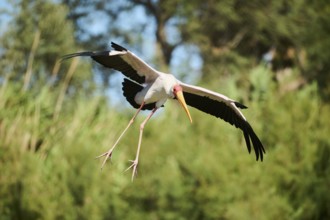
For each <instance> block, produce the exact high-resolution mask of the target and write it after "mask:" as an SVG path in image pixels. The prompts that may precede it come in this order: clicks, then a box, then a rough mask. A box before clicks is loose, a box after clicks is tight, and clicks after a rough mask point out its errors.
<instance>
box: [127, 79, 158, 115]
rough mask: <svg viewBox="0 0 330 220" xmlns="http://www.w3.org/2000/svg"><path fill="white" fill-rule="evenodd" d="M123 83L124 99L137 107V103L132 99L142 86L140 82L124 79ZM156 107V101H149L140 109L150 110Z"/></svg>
mask: <svg viewBox="0 0 330 220" xmlns="http://www.w3.org/2000/svg"><path fill="white" fill-rule="evenodd" d="M122 84H123V87H122V89H123V93H124V96H125V98H126V100H127V101H128V102H129V104H131V105H132V106H133V107H134V108H136V109H138V108H139V107H140V105H139V104H137V103H136V102H135V100H134V98H135V95H136V93H138V92H140V91H141V90H142V89H143V86H142V85H140V84H137V83H135V82H133V81H131V80H129V79H126V78H125V79H124V82H123V83H122ZM155 107H156V103H155V102H154V103H149V104H145V105H144V106H143V107H142V110H152V109H154V108H155Z"/></svg>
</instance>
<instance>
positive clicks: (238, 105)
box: [234, 102, 248, 109]
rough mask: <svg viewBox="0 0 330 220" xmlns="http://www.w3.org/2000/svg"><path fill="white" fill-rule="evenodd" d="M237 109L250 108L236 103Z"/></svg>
mask: <svg viewBox="0 0 330 220" xmlns="http://www.w3.org/2000/svg"><path fill="white" fill-rule="evenodd" d="M234 103H235V105H236V107H237V108H240V109H246V108H248V107H247V106H245V105H243V104H242V103H239V102H234Z"/></svg>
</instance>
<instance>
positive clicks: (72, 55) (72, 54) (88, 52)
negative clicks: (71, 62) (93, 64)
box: [60, 51, 94, 62]
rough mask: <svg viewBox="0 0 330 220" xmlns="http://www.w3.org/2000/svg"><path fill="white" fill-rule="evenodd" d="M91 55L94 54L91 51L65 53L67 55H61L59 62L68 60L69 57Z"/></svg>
mask: <svg viewBox="0 0 330 220" xmlns="http://www.w3.org/2000/svg"><path fill="white" fill-rule="evenodd" d="M93 55H94V53H93V52H90V51H86V52H78V53H71V54H67V55H64V56H62V57H61V59H60V62H63V61H65V60H68V59H71V58H73V57H83V56H85V57H87V56H88V57H91V56H93Z"/></svg>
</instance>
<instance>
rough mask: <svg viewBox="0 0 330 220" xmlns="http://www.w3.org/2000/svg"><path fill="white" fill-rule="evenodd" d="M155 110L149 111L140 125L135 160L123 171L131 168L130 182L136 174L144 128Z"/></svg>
mask: <svg viewBox="0 0 330 220" xmlns="http://www.w3.org/2000/svg"><path fill="white" fill-rule="evenodd" d="M156 110H157V108H154V109H153V110H152V111H151V113H150V115H148V117H147V118H146V119H145V120H144V121H143V122H142V123H141V125H140V136H139V143H138V148H137V152H136V157H135V160H130V162H132V165H131V166H130V167H128V168H127V169H126V170H125V171H127V170H129V169H130V168H132V167H133V173H132V181H133V179H134V177H135V176H136V174H137V165H138V163H139V154H140V149H141V142H142V134H143V129H144V126H145V124H146V123H147V122H148V121H149V119H150V118H151V116H152V115H153V114H154V113H155V112H156Z"/></svg>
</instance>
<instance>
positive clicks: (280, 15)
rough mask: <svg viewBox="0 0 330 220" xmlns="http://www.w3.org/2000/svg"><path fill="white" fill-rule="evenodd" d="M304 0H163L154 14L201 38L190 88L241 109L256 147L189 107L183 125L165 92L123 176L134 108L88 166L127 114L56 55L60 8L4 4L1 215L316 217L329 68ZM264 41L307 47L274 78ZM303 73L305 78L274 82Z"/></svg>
mask: <svg viewBox="0 0 330 220" xmlns="http://www.w3.org/2000/svg"><path fill="white" fill-rule="evenodd" d="M64 2H69V3H70V2H72V4H79V2H78V1H64ZM77 2H78V3H77ZM99 2H100V1H99ZM137 2H140V5H148V2H149V3H150V1H135V3H136V4H137ZM69 3H68V4H67V5H70V4H69ZM151 3H152V4H151V5H149V6H150V7H151V8H152V7H153V6H155V5H154V4H156V3H157V1H152V2H151ZM86 4H87V3H86ZM87 5H90V3H88V4H87ZM306 5H307V3H305V2H304V1H290V2H289V3H285V2H281V1H278V2H277V1H276V2H275V1H272V2H270V3H267V4H265V3H264V2H263V1H248V2H245V1H244V2H243V1H203V2H201V1H182V4H177V3H176V2H174V1H162V4H160V7H156V9H157V10H158V9H161V8H162V7H163V8H166V10H165V12H166V14H163V16H165V15H166V16H165V18H162V19H160V20H161V21H168V20H171V19H170V17H171V16H175V18H177V19H178V24H182V26H180V25H179V26H178V28H179V29H180V31H181V34H182V35H181V36H182V40H183V41H184V42H185V43H194V44H196V45H198V47H199V48H200V52H201V56H202V58H203V62H204V67H203V70H204V71H205V73H204V74H205V76H207V77H205V78H202V79H203V81H201V82H200V84H201V85H202V86H205V87H208V88H210V89H214V90H215V91H217V92H221V93H223V94H226V95H228V96H230V97H232V98H234V99H237V100H239V101H241V102H243V103H244V104H245V105H247V106H248V107H249V108H248V109H247V110H244V114H245V115H246V117H247V118H248V120H249V122H250V123H251V125H252V126H253V128H254V130H255V131H256V133H257V134H258V136H259V137H260V139H261V140H262V142H263V143H264V145H265V148H266V152H267V153H266V155H265V158H264V161H263V162H256V161H255V159H254V155H253V154H251V155H249V154H248V152H247V149H246V147H245V142H244V140H243V136H242V133H241V132H240V131H239V130H237V129H235V128H234V127H232V126H230V125H228V124H226V123H225V122H223V121H221V120H218V119H215V118H214V117H211V116H209V115H205V114H203V113H202V112H199V111H197V110H194V109H191V113H192V117H193V124H190V123H189V121H188V120H187V118H186V116H185V115H184V112H183V111H182V109H181V108H180V106H178V105H177V103H176V102H175V101H169V102H168V103H166V107H165V108H164V110H160V111H159V113H158V114H156V115H155V117H153V118H152V120H151V121H150V122H149V123H148V124H147V126H146V128H145V132H144V139H143V142H142V149H141V155H140V164H139V167H138V174H139V175H138V177H137V178H136V179H135V180H134V182H133V183H132V182H131V178H130V177H131V176H130V175H131V173H130V172H126V173H125V172H123V171H124V170H125V169H126V168H127V167H128V166H129V162H128V161H127V160H129V159H132V158H134V156H135V153H136V147H137V140H138V131H139V123H141V122H142V120H143V118H144V117H145V115H146V114H140V115H139V117H138V118H137V121H136V122H135V123H134V124H133V126H132V127H131V128H130V129H129V131H128V132H127V134H126V135H125V136H124V138H123V139H122V141H121V142H120V143H119V146H118V148H117V149H116V151H115V152H114V155H113V158H112V161H111V163H110V162H109V163H107V164H106V166H105V168H104V169H103V170H102V171H101V170H100V166H101V162H102V161H98V160H95V159H94V157H95V156H97V155H99V154H101V153H102V152H104V151H106V150H107V149H109V147H110V146H111V145H112V144H113V142H114V141H115V140H116V138H117V137H118V135H119V134H120V132H121V131H122V130H123V129H124V128H125V126H126V124H127V123H128V121H129V120H130V118H131V117H132V115H133V113H134V111H133V110H132V111H131V110H130V111H128V110H126V109H125V108H121V109H120V111H118V109H116V108H115V107H109V105H108V100H107V98H105V96H104V94H103V93H100V92H99V91H95V90H94V88H93V86H92V85H93V84H94V83H93V82H92V80H91V77H90V76H91V71H90V66H89V65H83V64H79V65H78V60H75V59H73V60H71V62H70V61H68V62H65V63H62V64H61V65H60V66H59V65H58V64H59V63H56V60H57V59H58V58H59V57H60V56H61V55H64V54H66V53H68V52H74V51H76V50H78V49H77V46H76V42H75V39H74V37H73V28H72V27H71V23H70V22H67V21H65V16H66V14H67V13H68V9H67V7H66V6H64V5H61V4H58V3H56V2H54V1H33V2H29V1H26V0H21V1H16V3H15V10H17V11H16V12H17V13H16V14H15V16H14V18H13V23H12V24H13V25H11V26H10V27H9V28H8V32H6V33H4V34H2V35H1V39H0V40H1V41H0V45H1V50H0V51H1V60H0V69H1V72H0V198H1V199H0V219H290V220H291V219H306V220H307V219H329V218H330V213H329V208H328V207H329V204H330V197H329V187H328V185H329V182H330V168H329V167H330V164H329V156H330V141H329V138H328V136H329V133H330V126H329V122H328V121H327V119H328V118H330V106H329V104H328V103H326V102H325V101H324V100H325V99H322V98H321V96H320V95H319V90H320V88H321V89H322V91H327V89H328V88H329V87H328V86H326V85H327V83H326V82H327V80H328V77H327V76H328V75H327V74H323V75H322V77H324V78H322V77H321V78H320V77H319V76H320V75H319V73H326V71H327V70H328V68H325V67H326V66H327V65H328V64H327V57H328V56H327V51H325V50H326V48H327V47H325V46H324V45H327V40H326V38H324V37H325V36H327V31H328V29H326V28H324V27H326V25H327V23H328V21H329V19H327V16H325V14H326V12H327V11H328V9H329V7H328V4H326V1H319V2H318V3H311V4H309V6H311V7H306ZM99 6H100V7H101V6H102V4H100V5H99ZM132 7H133V5H130V6H129V7H128V8H130V9H131V8H132ZM174 7H176V8H174ZM76 8H77V9H80V8H79V5H76ZM114 8H115V7H114ZM114 8H111V10H110V9H109V12H113V10H114ZM316 9H317V10H316ZM78 12H79V10H78ZM115 12H116V13H117V11H115ZM84 13H86V12H84ZM87 13H88V12H87ZM155 14H157V13H155ZM305 15H306V16H305ZM168 16H169V17H168ZM185 18H186V19H185ZM187 18H189V19H187ZM196 18H198V19H196ZM172 21H173V20H172ZM219 21H221V22H219ZM181 22H182V23H181ZM185 22H186V23H185ZM296 24H304V25H306V26H307V27H309V28H307V29H303V28H302V27H304V25H300V26H297V25H296ZM162 25H163V28H164V24H162ZM117 26H118V24H117ZM117 26H116V27H117ZM119 26H120V25H119ZM135 28H137V29H138V27H135ZM110 29H111V28H110ZM160 30H163V29H160ZM125 31H126V30H125ZM137 33H138V34H139V35H140V34H141V33H140V32H138V31H137ZM241 36H243V38H240V37H241ZM235 39H236V41H233V40H235ZM318 39H323V40H318ZM272 42H275V44H276V46H279V47H283V48H287V47H288V46H292V45H293V46H294V47H295V49H298V50H300V51H303V52H304V51H306V53H307V56H306V57H307V58H308V59H307V61H305V62H306V63H304V62H302V63H300V65H301V66H299V65H295V66H294V67H292V68H288V69H287V70H286V71H287V72H285V74H287V73H288V76H287V77H286V78H285V80H282V81H281V80H278V81H275V80H274V76H275V77H276V76H277V75H278V74H279V73H280V72H274V71H272V70H271V69H269V68H266V67H265V66H262V65H258V64H257V63H258V62H256V61H257V60H258V59H259V57H258V56H259V55H260V53H263V52H264V51H263V49H264V48H267V49H268V47H269V46H273V45H272ZM311 42H312V43H311ZM98 43H99V42H98ZM101 43H102V42H101ZM239 45H242V46H239ZM172 49H173V48H172ZM297 58H298V57H297ZM299 62H300V61H299ZM183 68H184V67H183ZM314 70H315V71H314ZM84 74H86V75H84ZM314 74H316V76H317V77H315V81H307V82H306V83H305V85H304V86H303V87H301V88H299V89H293V90H292V89H291V90H290V89H285V88H286V87H287V85H288V84H290V83H291V82H294V81H295V80H297V79H300V77H301V76H302V75H311V76H315V75H314ZM29 75H30V78H29V77H27V76H29ZM54 75H55V82H56V83H55V85H54V84H52V83H49V78H50V77H49V76H54ZM208 76H210V77H209V78H208ZM320 79H324V81H322V83H320ZM26 85H28V86H26ZM324 94H326V93H324ZM122 100H123V102H124V99H122Z"/></svg>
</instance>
